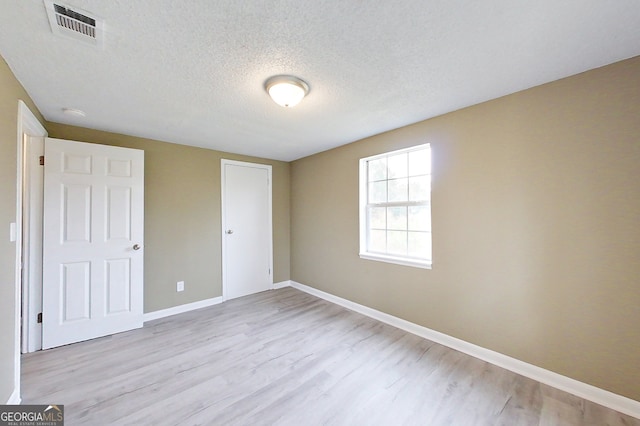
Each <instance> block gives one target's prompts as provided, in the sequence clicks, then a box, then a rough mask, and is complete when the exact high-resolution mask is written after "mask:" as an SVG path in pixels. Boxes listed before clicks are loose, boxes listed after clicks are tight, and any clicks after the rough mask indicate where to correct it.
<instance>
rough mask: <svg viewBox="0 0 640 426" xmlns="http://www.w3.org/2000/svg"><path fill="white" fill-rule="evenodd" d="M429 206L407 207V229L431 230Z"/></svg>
mask: <svg viewBox="0 0 640 426" xmlns="http://www.w3.org/2000/svg"><path fill="white" fill-rule="evenodd" d="M430 228H431V208H430V206H412V207H409V228H408V229H409V231H431V229H430Z"/></svg>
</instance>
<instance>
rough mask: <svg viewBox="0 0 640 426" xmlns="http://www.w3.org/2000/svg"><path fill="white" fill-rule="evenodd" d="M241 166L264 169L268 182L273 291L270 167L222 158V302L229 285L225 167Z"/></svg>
mask: <svg viewBox="0 0 640 426" xmlns="http://www.w3.org/2000/svg"><path fill="white" fill-rule="evenodd" d="M227 165H232V166H241V167H253V168H258V169H264V170H266V171H267V179H268V180H269V185H268V191H269V208H268V216H269V217H268V220H269V242H270V243H269V268H270V270H271V274H269V277H270V280H271V284H270V286H269V288H270V289H272V290H273V203H272V200H273V178H272V167H271V165H269V164H259V163H249V162H246V161H236V160H227V159H225V158H222V159H221V160H220V219H221V220H220V221H221V228H220V231H221V233H220V239H221V240H222V300H223V301H226V300H228V299H227V295H228V294H229V292H228V291H227V287H228V285H229V283H228V279H227V271H226V268H225V264H226V260H227V243H226V238H225V232H226V230H227V226H226V225H227V220H226V217H225V199H226V190H225V186H226V177H225V173H224V171H225V166H227Z"/></svg>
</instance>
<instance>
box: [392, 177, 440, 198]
mask: <svg viewBox="0 0 640 426" xmlns="http://www.w3.org/2000/svg"><path fill="white" fill-rule="evenodd" d="M430 190H431V176H430V175H425V176H417V177H412V178H409V200H410V201H427V200H428V199H429V191H430ZM389 191H391V188H389Z"/></svg>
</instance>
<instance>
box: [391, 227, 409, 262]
mask: <svg viewBox="0 0 640 426" xmlns="http://www.w3.org/2000/svg"><path fill="white" fill-rule="evenodd" d="M387 253H389V254H399V255H404V256H406V255H407V233H406V231H387Z"/></svg>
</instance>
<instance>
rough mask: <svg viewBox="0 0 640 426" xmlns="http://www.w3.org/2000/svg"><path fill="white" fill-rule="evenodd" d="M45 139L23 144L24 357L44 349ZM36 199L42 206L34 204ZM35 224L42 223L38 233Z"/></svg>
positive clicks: (28, 141)
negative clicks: (40, 160)
mask: <svg viewBox="0 0 640 426" xmlns="http://www.w3.org/2000/svg"><path fill="white" fill-rule="evenodd" d="M44 139H45V137H40V136H36V137H34V136H29V137H26V138H25V140H24V141H23V151H22V154H23V156H24V163H23V173H22V176H23V182H22V188H23V190H22V197H23V198H22V208H23V212H22V239H23V245H22V353H29V352H35V351H39V350H40V349H42V324H41V323H38V314H39V313H41V312H42V229H43V228H42V225H43V213H44V210H43V201H44V192H43V191H44V185H43V184H44V167H42V166H40V165H38V166H36V162H37V159H38V157H40V156H44ZM33 196H36V197H38V196H39V198H40V199H39V202H35V203H32V198H33ZM32 223H39V224H40V227H39V230H38V228H36V229H34V228H33V227H32Z"/></svg>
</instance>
